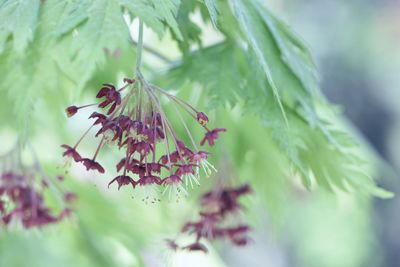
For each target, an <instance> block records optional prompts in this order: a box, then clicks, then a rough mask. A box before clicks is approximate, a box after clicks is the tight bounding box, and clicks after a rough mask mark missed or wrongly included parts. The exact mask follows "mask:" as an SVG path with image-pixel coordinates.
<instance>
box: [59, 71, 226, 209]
mask: <svg viewBox="0 0 400 267" xmlns="http://www.w3.org/2000/svg"><path fill="white" fill-rule="evenodd" d="M123 94H124V95H123ZM160 96H165V97H166V98H167V99H168V100H170V102H171V103H172V106H173V108H174V109H175V111H176V113H175V117H176V118H178V119H179V121H180V122H181V123H182V124H183V126H184V129H185V131H186V133H187V136H188V139H189V140H190V145H189V144H187V143H185V142H184V141H183V140H182V139H180V138H178V136H177V134H176V132H175V130H174V128H173V126H172V124H171V122H170V120H169V119H168V117H167V115H166V112H164V110H163V107H162V105H161V99H160ZM96 97H97V98H98V99H100V102H99V103H95V104H91V105H85V106H81V107H77V106H70V107H68V108H67V109H66V113H67V115H68V116H69V117H71V116H73V115H74V114H76V113H77V112H78V110H80V109H81V108H85V107H89V106H97V107H98V108H100V109H102V111H103V112H97V111H95V112H93V113H92V114H91V115H90V116H89V119H93V120H94V122H93V123H92V125H91V126H90V128H89V130H90V129H91V128H92V127H98V129H97V133H96V134H95V137H98V138H99V139H100V141H99V145H98V147H97V150H96V152H95V153H94V156H93V157H92V158H84V157H82V156H81V155H80V153H79V152H78V151H77V147H78V145H79V144H80V142H81V141H82V139H83V138H84V137H85V136H86V135H87V134H88V133H89V130H88V131H87V132H86V133H85V134H84V135H83V136H82V137H81V138H80V139H79V141H78V142H77V143H76V144H75V145H74V146H73V147H71V146H68V145H62V147H63V148H64V149H65V151H64V154H63V155H64V156H66V157H69V158H71V159H73V160H74V161H75V162H80V163H82V164H83V165H84V166H85V167H86V169H87V170H97V171H98V172H100V173H104V172H105V170H104V168H103V166H102V165H100V163H98V162H97V161H96V158H97V156H98V154H99V151H100V150H101V149H102V147H103V146H104V145H105V144H109V145H111V146H115V147H117V148H118V149H119V150H122V151H123V155H124V157H123V158H122V159H120V160H119V161H117V162H116V163H115V166H116V170H117V172H118V173H119V174H118V175H117V176H116V177H115V178H113V179H112V180H111V181H110V182H109V186H110V185H112V184H113V183H116V184H118V189H120V188H121V187H122V186H127V185H129V186H132V188H133V189H135V188H136V187H144V188H151V187H154V186H162V187H164V190H163V192H168V195H169V196H171V195H172V196H179V194H180V193H182V192H183V193H186V192H187V188H188V186H191V187H193V186H194V185H199V169H200V168H202V169H203V170H204V171H205V173H206V174H207V175H209V174H210V173H211V172H212V171H213V170H215V169H214V167H213V166H212V165H211V164H210V163H209V162H208V161H207V157H208V154H209V153H208V152H207V151H201V150H199V149H198V147H197V145H196V143H195V141H194V138H193V136H192V134H191V132H190V130H189V127H188V125H187V124H186V122H185V120H184V118H183V116H182V114H181V111H184V112H186V113H187V114H189V116H190V117H192V118H193V119H194V120H196V121H197V122H198V124H199V125H200V126H201V127H202V128H203V129H204V130H205V136H204V139H203V140H202V141H201V142H200V144H201V145H204V144H205V143H206V142H207V143H208V144H209V145H210V146H212V145H214V143H215V140H216V139H217V138H218V135H219V133H221V132H224V131H226V130H225V129H222V128H217V129H213V130H210V129H209V128H208V127H207V123H208V117H207V116H206V115H205V114H204V113H203V112H199V111H197V110H196V109H195V108H194V107H192V106H191V105H190V104H188V103H186V102H184V101H183V100H181V99H179V98H177V97H176V96H174V95H172V94H170V93H168V92H166V91H164V90H163V89H161V88H159V87H157V86H154V85H151V84H148V83H147V82H146V81H145V80H144V79H143V78H141V77H138V78H137V79H136V80H133V79H124V86H122V87H121V88H119V89H117V88H116V87H115V86H114V85H112V84H104V85H103V87H102V88H101V89H100V90H99V92H98V93H97V96H96ZM149 201H152V202H153V201H155V199H151V200H149Z"/></svg>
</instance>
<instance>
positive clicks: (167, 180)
mask: <svg viewBox="0 0 400 267" xmlns="http://www.w3.org/2000/svg"><path fill="white" fill-rule="evenodd" d="M181 182H182V179H181V177H179V176H178V175H175V174H173V175H171V176H168V177H166V178H164V179H163V180H162V184H163V185H171V184H179V183H181Z"/></svg>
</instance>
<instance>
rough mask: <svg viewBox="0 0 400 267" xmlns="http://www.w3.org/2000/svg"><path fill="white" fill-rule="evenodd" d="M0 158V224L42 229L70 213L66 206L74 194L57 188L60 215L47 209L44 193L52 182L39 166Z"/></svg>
mask: <svg viewBox="0 0 400 267" xmlns="http://www.w3.org/2000/svg"><path fill="white" fill-rule="evenodd" d="M1 159H2V161H1V162H0V163H1V165H0V166H1V168H0V225H1V224H3V225H4V226H10V225H11V224H14V223H16V224H17V223H20V224H21V225H22V226H23V227H24V228H32V227H42V226H45V225H48V224H54V223H58V222H59V221H60V220H62V219H63V218H65V217H66V216H68V215H69V214H70V213H71V209H70V208H69V207H68V204H69V203H71V202H73V201H74V200H75V199H76V195H75V194H74V193H72V192H64V191H62V190H61V188H60V187H59V186H57V188H56V189H57V190H59V191H58V193H61V194H62V195H61V196H62V199H61V203H62V208H61V211H60V213H59V214H57V215H56V214H55V213H54V212H52V210H51V209H50V208H49V207H48V206H47V203H46V202H45V199H44V193H45V190H46V189H47V188H49V187H50V186H53V185H50V183H51V182H52V181H50V180H49V178H48V177H47V176H46V175H45V174H44V173H43V172H42V170H41V169H40V168H38V165H35V167H26V166H22V164H21V163H20V162H19V161H18V162H13V161H11V162H10V160H9V158H7V157H1ZM7 159H8V160H7ZM6 163H7V164H6ZM58 180H59V181H61V180H62V179H58Z"/></svg>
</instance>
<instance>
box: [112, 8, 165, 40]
mask: <svg viewBox="0 0 400 267" xmlns="http://www.w3.org/2000/svg"><path fill="white" fill-rule="evenodd" d="M119 2H120V3H121V5H122V6H123V7H125V8H126V9H127V10H128V11H129V12H130V13H131V14H132V15H134V16H135V17H138V18H140V19H141V20H142V21H143V22H144V24H146V25H147V26H148V27H150V28H151V29H153V30H154V31H155V32H156V33H157V35H158V37H159V38H161V37H162V36H163V34H164V26H163V24H162V17H161V16H160V15H159V14H157V12H156V10H155V8H154V6H153V5H152V4H151V3H150V2H149V1H147V0H136V1H131V0H119Z"/></svg>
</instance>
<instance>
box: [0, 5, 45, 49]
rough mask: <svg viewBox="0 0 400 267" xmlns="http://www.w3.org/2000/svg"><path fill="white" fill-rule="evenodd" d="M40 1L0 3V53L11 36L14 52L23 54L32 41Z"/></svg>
mask: <svg viewBox="0 0 400 267" xmlns="http://www.w3.org/2000/svg"><path fill="white" fill-rule="evenodd" d="M39 5H40V0H30V1H22V0H2V1H0V53H2V52H3V51H4V48H5V47H4V45H5V43H6V41H7V39H8V37H9V36H12V40H13V45H14V49H15V51H17V52H18V53H20V54H21V53H23V52H24V50H25V49H26V47H27V45H28V43H29V42H31V41H32V40H33V36H34V32H35V29H36V24H37V21H38V15H39Z"/></svg>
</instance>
